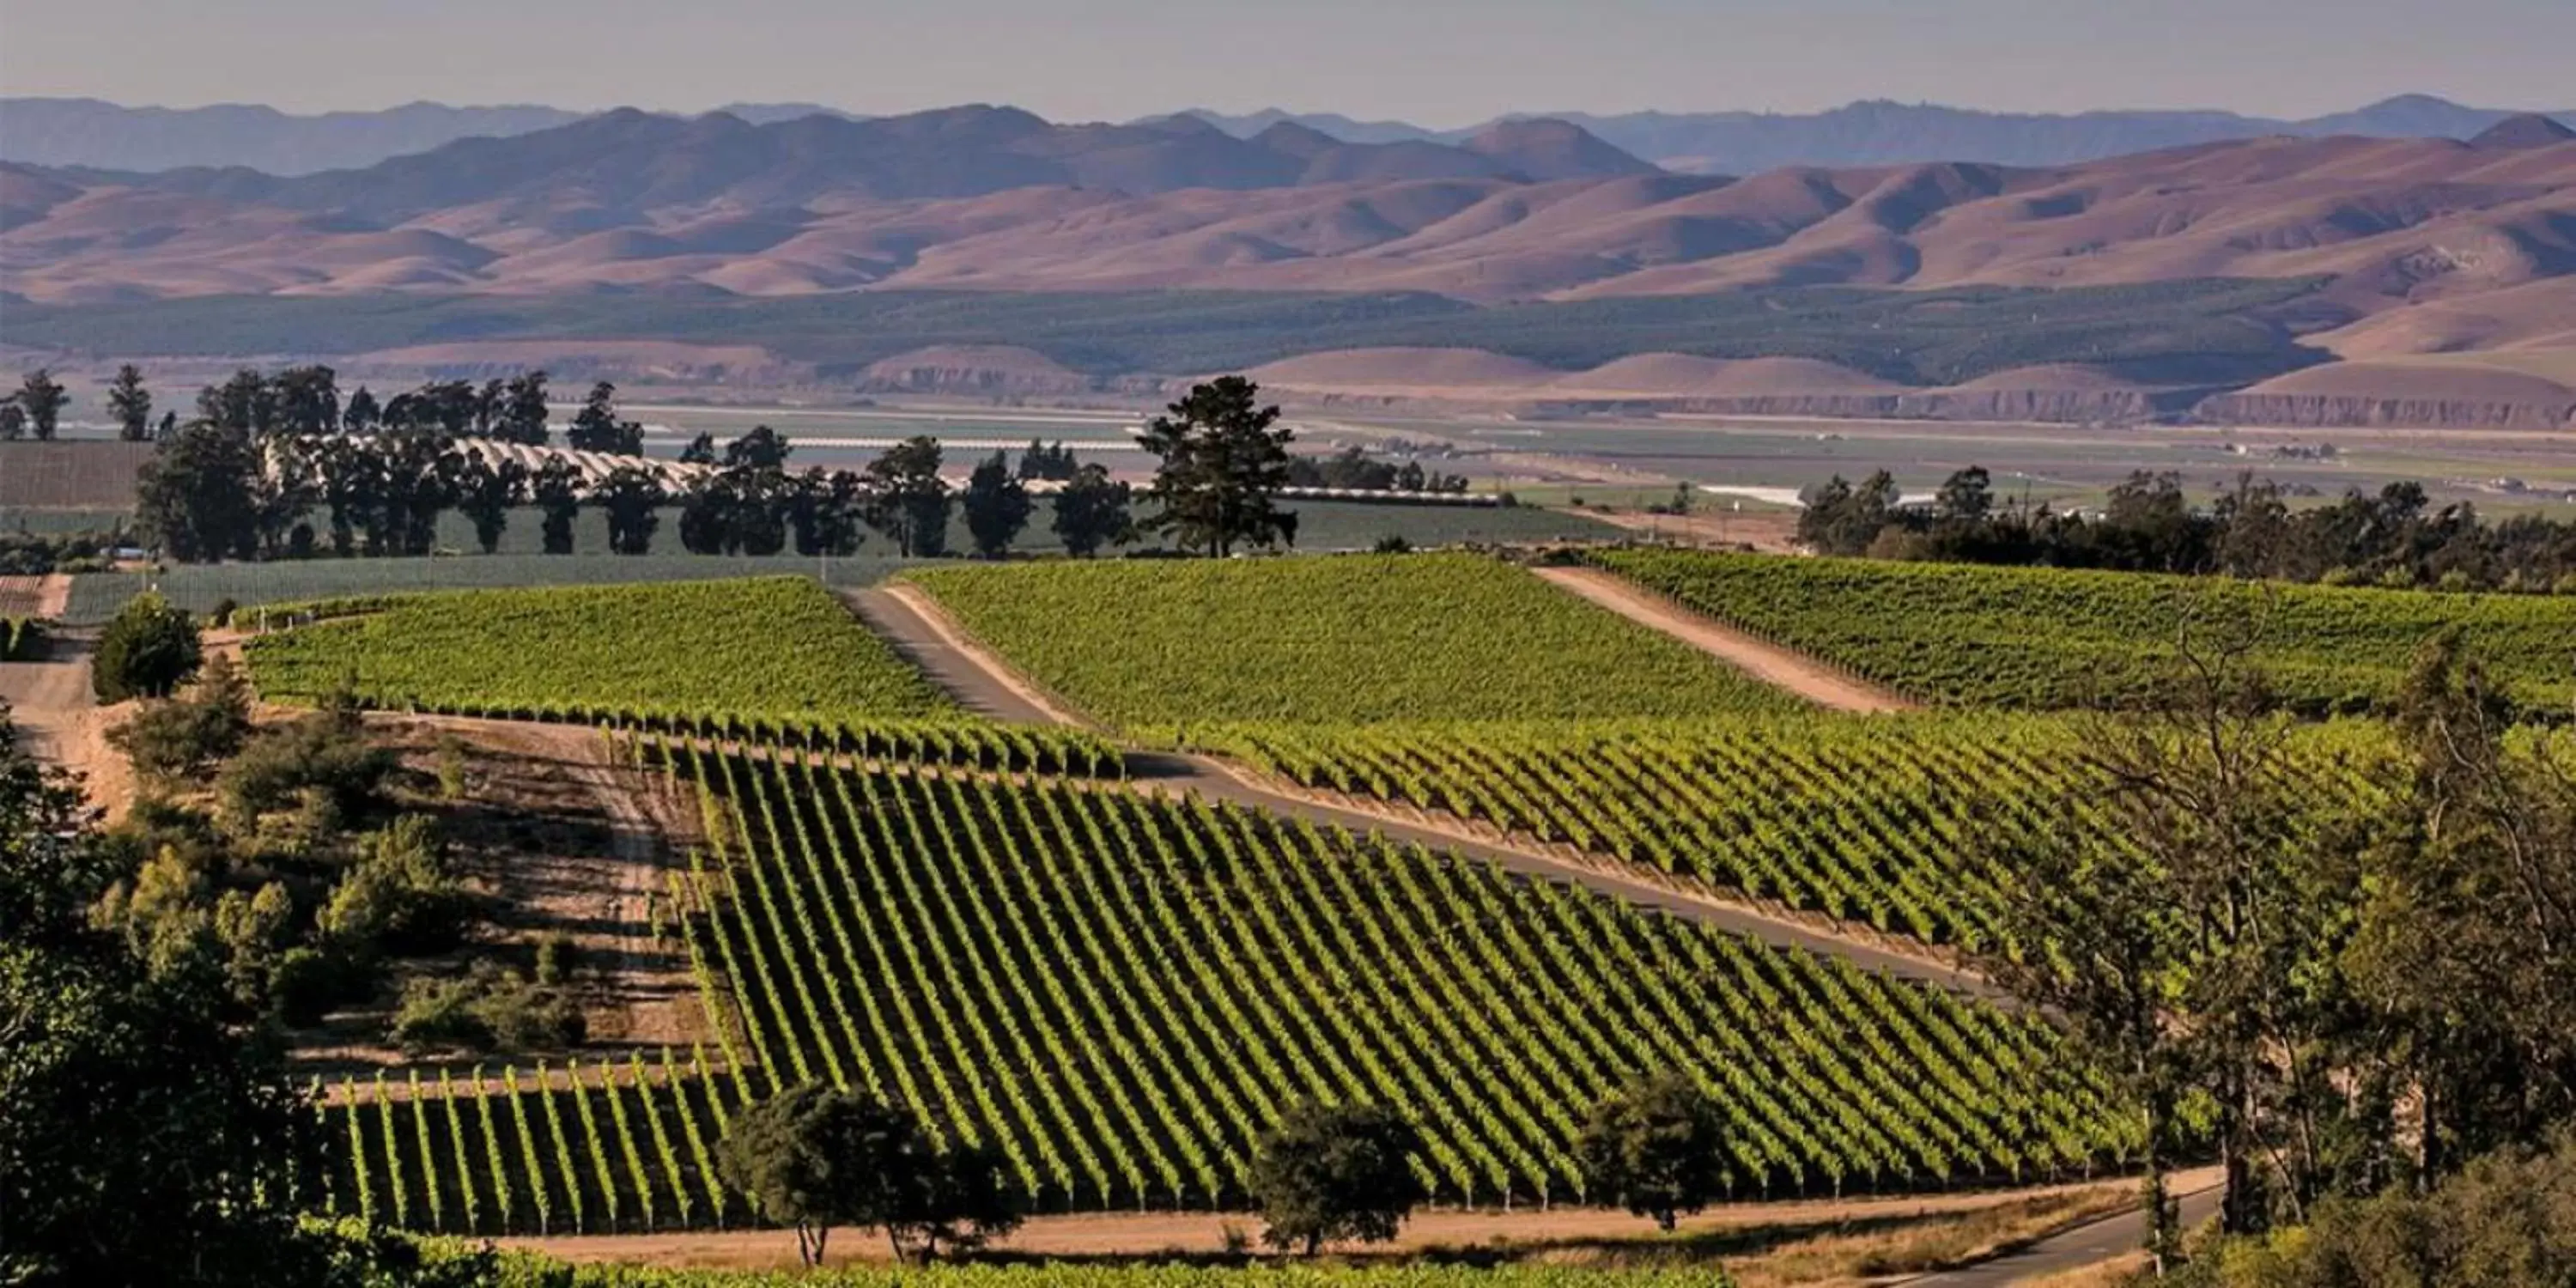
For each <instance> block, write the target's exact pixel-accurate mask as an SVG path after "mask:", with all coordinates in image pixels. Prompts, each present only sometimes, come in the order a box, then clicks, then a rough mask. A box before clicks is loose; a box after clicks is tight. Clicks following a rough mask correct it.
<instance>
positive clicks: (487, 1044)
mask: <svg viewBox="0 0 2576 1288" xmlns="http://www.w3.org/2000/svg"><path fill="white" fill-rule="evenodd" d="M587 1032H588V1029H587V1026H586V1024H585V1022H584V1020H583V1018H582V1011H581V1007H580V1005H579V1004H578V1003H577V1002H575V1001H574V1000H573V999H572V998H571V997H570V996H569V995H568V994H567V993H566V992H565V991H564V990H563V989H562V988H560V987H559V986H557V983H556V982H555V981H546V980H542V979H541V980H540V982H537V983H531V982H529V980H528V979H527V978H526V977H525V976H522V975H521V974H519V973H518V972H517V971H515V970H511V969H508V968H507V967H504V966H502V965H500V964H499V963H497V962H493V961H491V960H489V959H485V960H480V961H477V962H475V963H474V964H473V965H472V966H471V967H469V968H468V969H467V971H466V973H465V974H464V975H462V976H458V977H456V978H452V979H442V978H438V977H436V976H419V977H416V978H414V979H412V980H410V981H408V982H407V983H405V984H404V986H403V995H402V1005H401V1007H400V1009H399V1010H397V1011H396V1012H395V1015H394V1026H393V1032H392V1034H391V1035H390V1036H391V1037H392V1038H393V1040H394V1041H395V1042H397V1043H399V1044H401V1046H402V1048H403V1050H405V1051H407V1052H409V1053H411V1054H412V1055H414V1056H419V1055H424V1054H428V1053H430V1052H433V1051H438V1050H446V1049H460V1048H461V1049H463V1050H466V1051H471V1052H475V1053H477V1054H498V1055H518V1054H522V1053H525V1052H530V1051H553V1050H561V1049H563V1048H566V1047H573V1046H578V1045H580V1044H581V1040H582V1038H583V1036H584V1035H585V1034H586V1033H587Z"/></svg>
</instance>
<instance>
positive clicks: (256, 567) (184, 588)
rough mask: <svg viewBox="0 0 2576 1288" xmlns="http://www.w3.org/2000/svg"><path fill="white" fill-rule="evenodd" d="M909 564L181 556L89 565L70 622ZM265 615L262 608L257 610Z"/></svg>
mask: <svg viewBox="0 0 2576 1288" xmlns="http://www.w3.org/2000/svg"><path fill="white" fill-rule="evenodd" d="M903 566H904V564H903V562H902V561H901V560H897V559H893V558H871V557H865V556H862V557H860V558H857V559H834V560H832V561H831V562H830V563H829V564H828V565H818V564H817V563H816V562H815V561H814V560H811V559H795V560H781V559H730V558H726V557H723V556H720V555H680V554H674V555H639V556H632V557H620V556H614V555H573V556H555V555H494V556H491V557H488V558H487V557H484V556H480V555H473V556H466V557H462V558H455V559H440V558H429V559H296V560H287V561H282V562H278V563H221V564H179V565H176V566H174V567H171V568H168V569H166V570H164V571H161V572H157V573H139V572H115V573H83V574H81V575H79V576H76V577H74V578H72V595H71V604H70V606H69V608H68V609H67V610H66V611H65V612H64V614H63V617H64V620H65V621H68V622H72V623H75V624H96V623H99V622H104V621H106V620H107V619H108V618H110V617H113V616H115V615H116V610H117V609H118V608H119V607H121V606H122V605H123V604H124V603H125V601H126V600H128V599H131V598H133V597H134V596H135V595H136V594H138V593H140V592H142V591H144V590H147V589H157V590H159V591H160V592H161V593H162V594H163V595H164V596H166V597H167V598H168V599H169V600H170V602H171V603H173V604H176V605H178V606H179V607H181V608H184V609H187V610H188V611H189V612H192V613H207V612H212V611H213V610H214V609H215V608H216V607H217V606H219V605H221V604H224V603H226V602H228V601H229V602H230V603H232V604H233V605H234V606H235V607H238V608H246V609H253V610H256V609H257V608H258V606H260V605H263V604H289V603H306V602H310V601H313V600H318V599H338V598H342V597H346V596H352V595H397V594H407V593H412V592H418V591H442V590H476V589H500V588H530V587H544V586H625V585H639V584H650V583H656V582H675V581H707V580H711V579H714V578H721V577H762V576H770V577H775V576H783V575H790V574H797V575H803V576H807V577H816V578H820V577H823V576H828V577H829V578H830V583H831V584H832V585H834V586H868V585H874V584H875V583H877V582H880V581H883V580H885V578H886V577H887V576H888V575H890V574H892V573H893V572H895V571H896V570H897V569H900V568H902V567H903ZM251 617H252V618H255V617H256V612H255V611H254V612H253V613H252V614H251Z"/></svg>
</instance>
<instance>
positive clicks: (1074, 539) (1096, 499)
mask: <svg viewBox="0 0 2576 1288" xmlns="http://www.w3.org/2000/svg"><path fill="white" fill-rule="evenodd" d="M1022 467H1023V468H1026V463H1025V460H1024V461H1023V466H1022ZM1129 499H1130V489H1129V487H1128V485H1127V484H1125V483H1123V482H1120V481H1117V480H1114V479H1112V478H1110V477H1109V468H1108V467H1107V466H1104V465H1097V464H1093V465H1084V466H1081V467H1080V468H1078V469H1076V470H1075V471H1074V472H1073V477H1072V478H1071V479H1070V480H1068V481H1067V482H1066V483H1065V485H1064V489H1063V490H1062V491H1059V492H1057V493H1056V495H1055V521H1054V531H1055V536H1056V540H1058V541H1060V542H1062V543H1064V551H1065V553H1066V554H1069V555H1072V556H1073V557H1074V558H1077V559H1088V558H1090V557H1092V556H1093V555H1096V554H1098V553H1100V548H1101V547H1103V546H1111V545H1121V546H1123V545H1125V544H1127V543H1128V542H1131V541H1134V540H1135V539H1136V521H1135V519H1134V517H1133V516H1131V515H1130V514H1129V513H1128V509H1127V506H1128V502H1129Z"/></svg>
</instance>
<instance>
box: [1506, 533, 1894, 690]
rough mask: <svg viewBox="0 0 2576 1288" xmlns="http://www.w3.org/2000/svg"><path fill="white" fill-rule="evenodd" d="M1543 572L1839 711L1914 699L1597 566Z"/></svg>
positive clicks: (1627, 615)
mask: <svg viewBox="0 0 2576 1288" xmlns="http://www.w3.org/2000/svg"><path fill="white" fill-rule="evenodd" d="M1536 571H1537V572H1538V575H1539V576H1541V577H1545V578H1547V579H1548V580H1549V581H1552V582H1555V583H1556V584H1557V585H1558V586H1561V587H1563V588H1565V589H1566V590H1568V591H1571V592H1572V593H1574V594H1577V595H1581V596H1582V597H1584V598H1585V599H1588V600H1591V601H1592V602H1593V603H1596V604H1599V605H1601V606H1602V607H1603V608H1607V609H1609V610H1610V611H1612V612H1614V613H1617V614H1619V615H1620V616H1622V617H1625V618H1627V619H1629V620H1630V621H1633V622H1637V623H1640V624H1642V625H1646V626H1651V627H1653V628H1655V629H1656V630H1659V631H1662V632H1663V633H1665V634H1667V635H1670V636H1672V637H1673V638H1675V639H1678V640H1680V641H1682V642H1683V643H1685V644H1689V645H1691V646H1692V647H1694V648H1698V649H1702V650H1704V651H1706V652H1708V653H1710V654H1712V655H1714V656H1715V657H1717V658H1718V659H1719V660H1720V661H1723V662H1725V663H1727V664H1728V665H1730V666H1733V667H1736V668H1738V669H1739V670H1742V671H1744V672H1745V673H1746V674H1748V675H1751V676H1752V677H1753V678H1755V679H1757V680H1760V681H1762V682H1763V683H1765V684H1770V685H1775V686H1777V687H1779V688H1783V689H1787V690H1788V691H1789V692H1791V693H1794V694H1797V695H1798V696H1799V697H1802V698H1805V699H1806V700H1807V701H1809V702H1813V703H1815V704H1816V705H1818V706H1821V707H1827V708H1830V709H1832V710H1835V711H1856V712H1864V713H1868V712H1881V711H1910V710H1913V709H1914V708H1915V705H1916V704H1914V703H1912V702H1909V701H1907V700H1906V699H1904V698H1903V697H1900V696H1898V695H1897V694H1895V693H1891V692H1889V691H1887V690H1885V689H1882V688H1879V687H1878V686H1876V685H1873V684H1870V683H1869V682H1867V681H1865V680H1862V679H1859V678H1858V677H1855V676H1851V675H1847V674H1844V673H1843V672H1841V671H1837V670H1835V669H1833V668H1831V667H1829V666H1826V665H1824V664H1823V663H1821V662H1818V661H1816V660H1815V659H1814V658H1810V657H1807V656H1805V655H1804V654H1800V653H1796V652H1793V651H1791V650H1789V649H1785V648H1782V647H1780V646H1779V645H1777V644H1772V643H1769V642H1767V641H1764V640H1760V639H1756V638H1754V637H1753V636H1751V635H1747V634H1745V633H1744V632H1742V631H1739V630H1736V629H1735V628H1733V627H1731V626H1725V625H1722V624H1720V623H1718V622H1716V621H1713V620H1711V619H1709V618H1706V617H1702V616H1700V615H1699V614H1697V613H1693V612H1690V611H1688V610H1686V609H1682V608H1680V607H1677V606H1675V605H1673V604H1671V603H1669V602H1667V601H1665V600H1663V599H1660V598H1658V597H1656V596H1655V595H1653V594H1652V593H1650V592H1648V591H1645V590H1642V589H1640V588H1638V587H1636V586H1633V585H1631V584H1629V583H1628V582H1626V581H1623V580H1621V579H1620V578H1619V577H1617V576H1615V575H1613V574H1610V573H1606V572H1603V571H1601V570H1599V569H1597V568H1540V569H1537V570H1536Z"/></svg>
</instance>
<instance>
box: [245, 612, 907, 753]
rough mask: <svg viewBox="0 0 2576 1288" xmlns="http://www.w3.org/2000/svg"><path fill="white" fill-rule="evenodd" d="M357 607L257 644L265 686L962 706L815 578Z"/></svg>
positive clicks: (573, 709)
mask: <svg viewBox="0 0 2576 1288" xmlns="http://www.w3.org/2000/svg"><path fill="white" fill-rule="evenodd" d="M357 607H363V608H366V609H367V610H368V611H364V612H362V613H359V614H358V615H355V616H351V617H345V618H339V619H336V620H326V621H319V622H315V623H313V624H311V625H306V626H298V627H294V628H292V629H288V630H280V631H272V632H270V633H267V634H264V635H260V636H257V637H254V638H252V639H251V640H249V641H248V642H247V643H246V644H245V645H244V647H243V652H244V655H245V656H246V658H247V659H248V661H249V664H250V671H251V677H252V679H253V681H254V682H255V683H257V685H258V686H259V690H260V693H261V695H262V696H263V697H266V698H268V699H270V700H272V701H284V702H299V703H313V702H317V701H319V700H321V699H322V698H323V697H324V696H325V695H328V694H330V693H331V692H332V691H333V690H334V689H336V688H338V687H340V686H341V685H342V684H344V683H354V685H355V690H356V693H357V696H358V698H359V699H360V700H361V701H362V702H365V703H367V704H369V705H372V706H378V707H386V708H398V709H413V710H422V711H435V712H447V713H452V714H462V715H478V714H511V715H519V716H526V715H537V716H547V715H569V716H571V717H572V718H577V719H578V718H598V716H603V715H611V714H614V715H620V716H630V717H648V716H672V717H692V716H701V717H702V716H709V715H722V716H727V717H731V718H733V719H736V720H761V719H769V720H779V719H794V718H805V717H810V716H815V715H825V716H854V717H872V718H881V719H896V720H904V719H926V718H933V717H945V716H950V715H954V714H956V708H955V707H954V706H953V705H952V704H951V703H950V702H949V701H948V699H947V698H946V697H945V696H944V695H942V694H941V693H940V692H939V691H938V690H937V689H935V688H934V687H932V685H931V684H930V682H929V681H928V680H926V679H924V678H923V677H922V675H921V673H920V672H919V671H917V670H915V669H914V668H913V667H912V665H911V664H910V663H907V662H905V661H904V660H903V659H902V658H900V657H898V656H896V655H895V653H894V651H893V650H892V649H890V648H888V647H887V646H886V645H885V644H884V643H883V642H882V641H880V640H879V639H877V637H876V636H875V635H873V634H870V633H869V632H868V630H867V629H866V628H865V627H863V626H861V625H860V624H859V623H858V621H857V619H856V618H853V617H852V616H851V615H850V613H849V610H847V609H846V608H844V607H843V606H842V605H841V603H840V602H839V601H838V600H836V599H835V598H833V596H832V593H831V592H830V591H828V590H825V589H824V588H823V587H822V586H821V585H819V584H817V583H816V582H814V581H813V580H811V579H809V578H803V577H764V578H751V579H744V580H737V581H702V582H675V583H667V584H653V585H638V586H576V587H551V588H546V589H537V590H487V591H464V592H456V593H449V594H435V595H418V596H408V597H399V598H394V599H390V600H386V601H383V602H381V603H375V604H366V605H358V606H357ZM325 611H327V609H326V610H325ZM594 713H596V714H594Z"/></svg>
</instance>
